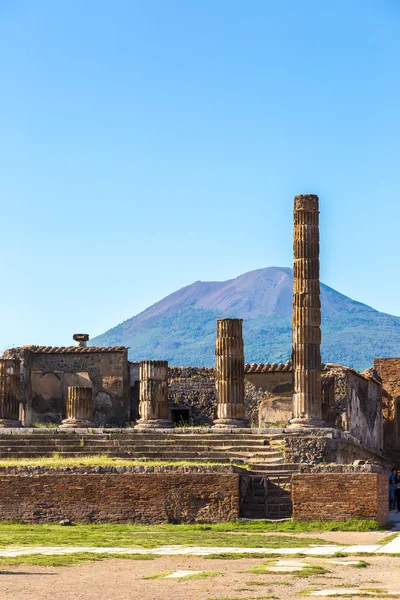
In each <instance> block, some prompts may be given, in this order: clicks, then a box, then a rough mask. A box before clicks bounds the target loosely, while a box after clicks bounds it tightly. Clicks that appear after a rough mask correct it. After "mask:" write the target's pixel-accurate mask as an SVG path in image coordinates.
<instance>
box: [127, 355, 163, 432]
mask: <svg viewBox="0 0 400 600" xmlns="http://www.w3.org/2000/svg"><path fill="white" fill-rule="evenodd" d="M139 414H140V419H139V420H138V422H137V424H136V427H137V428H138V429H159V428H161V429H165V428H168V427H172V424H171V421H170V419H169V417H168V362H167V361H166V360H144V361H142V362H141V363H140V404H139Z"/></svg>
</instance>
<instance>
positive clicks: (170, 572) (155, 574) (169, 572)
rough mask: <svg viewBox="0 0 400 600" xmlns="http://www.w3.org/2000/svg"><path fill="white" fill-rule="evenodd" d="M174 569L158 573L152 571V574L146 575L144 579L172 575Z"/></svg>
mask: <svg viewBox="0 0 400 600" xmlns="http://www.w3.org/2000/svg"><path fill="white" fill-rule="evenodd" d="M172 573H174V571H159V572H158V573H152V574H151V575H146V576H145V577H143V579H163V578H164V577H167V575H172Z"/></svg>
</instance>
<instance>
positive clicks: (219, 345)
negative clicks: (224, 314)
mask: <svg viewBox="0 0 400 600" xmlns="http://www.w3.org/2000/svg"><path fill="white" fill-rule="evenodd" d="M242 321H243V319H217V340H216V345H215V357H216V362H215V386H216V392H217V419H216V421H215V422H214V427H215V428H217V429H230V428H231V427H248V426H249V424H248V421H247V420H246V419H245V412H244V352H243V337H242Z"/></svg>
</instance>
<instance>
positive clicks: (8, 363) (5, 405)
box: [0, 358, 21, 427]
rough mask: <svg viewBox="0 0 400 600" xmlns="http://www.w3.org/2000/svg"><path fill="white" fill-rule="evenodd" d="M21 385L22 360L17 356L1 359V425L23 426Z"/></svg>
mask: <svg viewBox="0 0 400 600" xmlns="http://www.w3.org/2000/svg"><path fill="white" fill-rule="evenodd" d="M20 386H21V372H20V361H19V360H18V359H17V358H2V359H0V427H21V422H20V420H19V398H20Z"/></svg>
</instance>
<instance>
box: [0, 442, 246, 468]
mask: <svg viewBox="0 0 400 600" xmlns="http://www.w3.org/2000/svg"><path fill="white" fill-rule="evenodd" d="M82 442H83V443H82ZM84 444H85V442H84V440H83V438H82V439H81V441H80V445H81V446H83V445H84ZM109 466H115V467H160V466H162V467H165V466H173V467H188V466H194V467H199V466H203V467H209V466H213V467H218V466H219V467H229V466H235V467H241V468H242V469H246V470H248V469H249V468H250V467H249V466H248V465H247V464H242V463H236V462H232V463H218V462H210V461H196V462H193V461H185V460H179V461H167V460H157V461H150V460H146V459H145V458H143V459H136V460H134V459H129V458H114V457H111V456H107V454H95V455H88V456H76V457H70V456H62V454H60V453H58V452H55V453H54V454H53V455H52V456H42V457H38V458H2V459H1V460H0V467H109Z"/></svg>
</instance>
